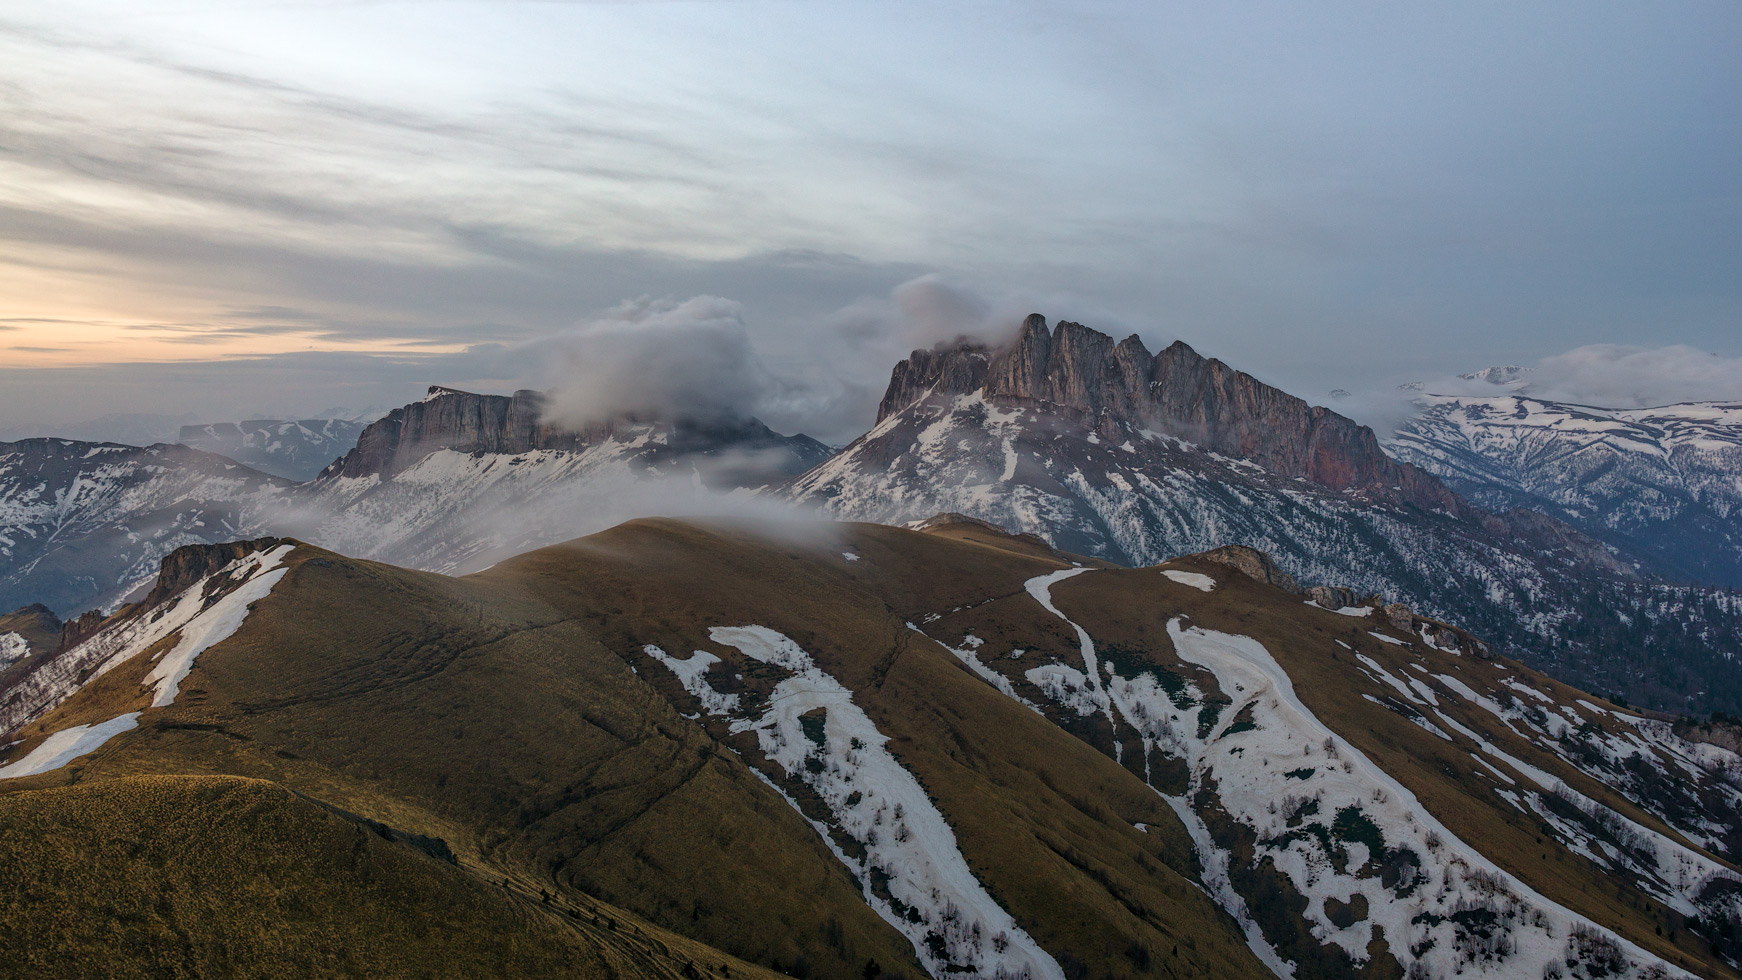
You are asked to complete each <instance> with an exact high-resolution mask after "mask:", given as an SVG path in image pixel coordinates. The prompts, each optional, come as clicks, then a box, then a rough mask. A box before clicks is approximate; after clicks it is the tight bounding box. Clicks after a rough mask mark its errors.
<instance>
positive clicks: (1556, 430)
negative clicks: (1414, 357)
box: [1386, 369, 1742, 588]
mask: <svg viewBox="0 0 1742 980" xmlns="http://www.w3.org/2000/svg"><path fill="white" fill-rule="evenodd" d="M1491 370H1492V369H1491ZM1508 377H1513V378H1516V377H1517V376H1516V375H1511V376H1508ZM1418 403H1419V405H1420V406H1421V408H1422V411H1421V412H1420V413H1419V414H1417V415H1416V416H1415V417H1413V418H1411V419H1410V420H1408V421H1407V422H1405V423H1404V424H1403V426H1402V427H1401V428H1399V430H1398V431H1397V433H1396V435H1395V436H1394V437H1392V438H1391V439H1390V440H1389V441H1388V443H1387V447H1386V448H1387V449H1389V450H1390V451H1391V453H1392V454H1393V455H1394V456H1396V457H1397V458H1398V459H1401V460H1405V461H1408V462H1410V463H1413V464H1415V465H1416V466H1419V467H1420V468H1422V469H1423V470H1426V471H1427V472H1430V473H1433V474H1434V475H1436V476H1438V477H1439V478H1440V479H1442V480H1444V481H1445V482H1446V484H1447V485H1448V486H1450V487H1452V488H1453V489H1455V490H1457V491H1458V493H1460V494H1461V495H1463V496H1464V497H1465V498H1466V499H1469V500H1471V501H1472V502H1474V503H1476V504H1478V505H1479V506H1483V507H1489V508H1517V507H1527V508H1532V509H1535V510H1538V511H1541V512H1542V513H1545V514H1551V515H1553V516H1555V517H1556V518H1558V519H1560V520H1563V521H1566V522H1567V523H1568V524H1571V525H1573V526H1575V527H1577V528H1579V529H1580V530H1581V531H1584V532H1585V533H1586V534H1589V535H1591V536H1592V537H1594V538H1598V539H1600V540H1603V541H1606V542H1608V543H1610V544H1612V545H1614V546H1615V547H1617V548H1620V549H1624V550H1626V551H1627V552H1629V553H1632V554H1636V555H1639V556H1641V557H1643V558H1644V559H1645V560H1647V561H1648V562H1649V563H1650V565H1651V566H1652V567H1653V568H1655V569H1657V570H1658V571H1659V572H1660V573H1661V574H1663V575H1664V576H1666V577H1668V578H1671V579H1676V580H1681V581H1698V582H1706V583H1709V584H1712V585H1718V586H1724V587H1727V588H1739V587H1742V404H1735V403H1723V402H1695V403H1688V404H1679V405H1668V406H1663V407H1658V408H1641V409H1608V408H1596V407H1592V406H1587V405H1571V404H1567V403H1564V402H1555V401H1549V400H1545V399H1541V398H1537V397H1533V396H1531V395H1530V394H1529V393H1528V389H1524V390H1522V391H1517V392H1508V393H1506V394H1496V395H1491V396H1486V397H1473V396H1463V395H1457V396H1453V395H1433V394H1424V395H1422V396H1421V397H1420V398H1418Z"/></svg>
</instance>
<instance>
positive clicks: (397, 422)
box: [321, 383, 893, 478]
mask: <svg viewBox="0 0 1742 980" xmlns="http://www.w3.org/2000/svg"><path fill="white" fill-rule="evenodd" d="M892 384H893V383H892ZM544 406H545V399H544V394H543V393H542V392H537V391H529V390H522V391H517V392H515V393H514V394H513V395H512V396H507V395H478V394H473V393H472V392H469V391H456V390H454V389H452V388H443V387H441V386H440V385H431V386H430V389H429V397H428V398H425V399H424V400H423V401H420V402H413V403H411V404H410V405H406V406H405V407H403V408H396V409H394V410H393V411H392V412H389V413H388V414H387V416H386V417H385V418H383V419H380V420H379V421H377V422H374V423H372V424H371V425H370V426H369V427H368V428H366V429H364V430H363V433H362V435H360V436H359V437H358V438H357V447H356V448H355V449H353V450H351V451H350V452H349V453H346V454H345V455H344V456H343V457H341V458H339V459H338V460H335V461H334V462H333V464H332V465H331V466H328V467H327V468H326V469H325V470H323V471H322V472H321V478H329V477H334V476H349V477H358V476H368V475H370V474H380V475H382V476H390V475H392V474H394V473H397V472H399V471H400V470H403V469H405V468H406V467H408V466H411V465H412V464H414V463H416V462H417V461H418V460H420V459H423V458H424V457H425V456H428V455H429V454H431V453H433V452H436V451H437V450H442V449H451V450H454V451H455V452H462V453H510V454H512V453H526V452H533V451H535V450H576V449H583V448H586V447H587V446H590V445H593V444H594V443H597V442H600V441H602V440H604V439H605V438H607V437H609V436H611V435H613V434H615V433H618V432H621V431H625V430H627V429H631V428H645V426H646V425H648V424H649V422H650V421H652V420H648V419H641V418H637V417H635V416H632V415H618V416H616V417H614V418H611V419H609V420H607V421H604V422H600V423H596V424H593V425H589V426H587V427H585V428H582V429H570V428H564V427H561V426H556V425H552V424H550V423H547V422H545V421H544ZM667 428H668V429H669V430H670V431H669V432H668V433H667V435H668V442H667V446H668V448H669V449H670V450H672V451H674V452H675V451H687V452H697V451H700V452H707V451H710V450H714V449H721V448H728V449H731V448H735V449H742V450H747V451H750V452H758V451H768V450H779V451H782V452H785V453H787V454H788V455H789V456H790V457H791V463H790V464H789V465H788V467H787V472H788V473H798V472H802V471H803V470H805V469H808V468H809V467H810V466H812V465H814V464H815V463H817V462H820V461H821V460H822V459H824V458H826V457H827V456H828V452H829V450H828V447H826V446H824V445H823V444H822V443H819V442H817V441H816V440H815V439H812V438H810V437H809V436H803V435H799V436H783V435H781V434H780V433H778V432H775V431H774V430H772V429H770V428H768V427H767V426H766V425H763V424H762V423H761V422H760V421H758V420H756V419H753V418H696V419H683V420H677V421H673V422H671V423H670V424H669V425H668V426H667Z"/></svg>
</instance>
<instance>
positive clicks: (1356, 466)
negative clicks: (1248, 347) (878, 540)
mask: <svg viewBox="0 0 1742 980" xmlns="http://www.w3.org/2000/svg"><path fill="white" fill-rule="evenodd" d="M981 390H983V391H984V392H985V394H986V396H987V397H988V398H992V399H994V400H997V401H999V402H1001V403H1007V404H1015V405H1032V406H1041V405H1044V406H1046V407H1047V408H1048V409H1049V410H1051V411H1059V412H1064V413H1066V414H1069V415H1072V416H1075V417H1076V418H1078V419H1079V420H1080V421H1083V422H1086V423H1089V424H1094V423H1095V422H1096V421H1097V420H1098V419H1100V418H1103V417H1108V418H1112V419H1117V420H1119V421H1122V422H1126V423H1129V424H1131V425H1132V426H1135V427H1137V428H1142V429H1148V430H1150V431H1152V432H1155V433H1158V434H1162V435H1168V436H1173V437H1176V438H1179V439H1184V440H1186V441H1188V442H1191V443H1195V444H1197V445H1199V446H1201V447H1203V448H1205V449H1209V450H1212V451H1214V452H1218V453H1221V454H1223V455H1225V456H1232V457H1236V458H1239V459H1248V460H1251V461H1253V462H1255V463H1257V464H1259V465H1261V466H1263V467H1264V468H1265V469H1268V470H1270V471H1271V472H1273V473H1278V474H1281V475H1283V476H1298V477H1303V478H1305V479H1308V480H1311V481H1313V482H1314V483H1318V484H1320V485H1322V486H1326V487H1330V488H1331V489H1334V490H1359V491H1362V492H1363V493H1365V494H1367V495H1368V496H1370V497H1372V498H1375V499H1379V500H1387V501H1397V502H1407V503H1410V504H1413V505H1415V506H1418V507H1422V508H1424V509H1428V510H1440V511H1445V512H1447V513H1451V514H1455V515H1457V516H1460V517H1466V518H1475V517H1477V516H1478V512H1476V511H1475V509H1474V508H1471V507H1470V506H1469V505H1468V504H1466V503H1465V502H1464V501H1463V500H1462V499H1460V498H1459V497H1458V496H1457V495H1455V494H1453V493H1452V492H1451V491H1450V490H1447V489H1446V488H1445V486H1444V485H1442V484H1441V483H1440V482H1439V480H1437V479H1435V478H1434V477H1432V476H1430V475H1428V474H1427V473H1424V472H1422V471H1421V470H1418V469H1416V468H1415V467H1413V466H1409V465H1407V464H1402V463H1398V462H1397V461H1396V460H1393V459H1392V458H1391V457H1389V456H1387V455H1386V454H1385V452H1384V450H1383V449H1381V448H1380V446H1379V440H1378V438H1377V437H1376V436H1375V435H1374V434H1373V430H1371V429H1369V428H1367V427H1366V426H1364V425H1361V424H1359V423H1357V422H1355V421H1353V420H1352V419H1348V418H1345V417H1344V416H1342V415H1338V414H1337V413H1336V412H1333V411H1331V410H1330V409H1328V408H1322V407H1318V406H1314V405H1309V404H1307V403H1306V402H1305V401H1303V400H1301V399H1299V398H1296V397H1295V396H1293V395H1290V394H1288V393H1287V392H1285V391H1282V390H1281V389H1279V388H1274V387H1271V386H1270V385H1267V384H1265V383H1263V382H1262V381H1259V380H1258V379H1257V378H1254V377H1253V376H1252V375H1250V374H1247V373H1246V372H1244V371H1236V370H1234V369H1233V368H1231V367H1229V366H1228V365H1226V364H1224V363H1222V362H1221V361H1219V360H1216V359H1215V358H1206V357H1203V356H1202V355H1200V354H1198V353H1197V352H1196V351H1194V350H1192V348H1191V347H1189V346H1187V345H1186V344H1185V343H1184V342H1183V341H1176V342H1174V343H1173V344H1172V345H1170V346H1169V347H1167V349H1165V350H1163V351H1162V352H1161V353H1159V354H1151V353H1150V352H1149V351H1148V349H1146V348H1145V347H1144V345H1143V341H1142V340H1140V339H1138V338H1137V336H1136V335H1132V336H1130V337H1127V338H1125V339H1124V340H1122V341H1119V342H1118V343H1114V342H1113V338H1112V337H1109V336H1108V335H1106V334H1104V333H1101V332H1100V331H1097V330H1092V329H1090V328H1088V327H1085V326H1083V325H1082V324H1080V323H1071V322H1069V321H1063V322H1060V323H1059V324H1058V326H1057V327H1056V328H1054V329H1053V330H1051V331H1049V330H1048V329H1047V325H1046V318H1045V317H1043V316H1041V315H1040V314H1033V315H1031V316H1029V317H1028V318H1027V319H1026V320H1025V321H1023V324H1022V331H1021V333H1020V334H1019V335H1018V336H1017V339H1016V341H1015V342H1014V343H1013V344H1011V345H1010V346H1008V347H1004V348H999V349H993V348H990V347H987V346H986V345H984V344H980V343H977V342H972V341H959V342H956V343H954V344H944V345H939V346H938V347H936V348H933V349H932V350H929V351H914V352H913V354H912V355H911V356H910V357H909V358H908V359H907V360H905V361H903V362H902V363H901V364H899V365H897V366H896V369H895V371H894V373H893V374H892V376H891V378H890V382H889V387H888V389H887V390H886V392H885V393H884V396H883V401H882V404H881V405H880V406H879V409H878V421H882V420H883V419H885V418H887V417H888V416H890V415H891V414H893V413H895V412H898V411H900V410H901V409H903V408H906V407H907V406H908V405H911V404H913V403H914V402H915V401H917V400H919V399H920V398H923V397H925V396H926V395H927V394H928V393H931V392H940V393H958V394H967V393H970V392H974V391H981Z"/></svg>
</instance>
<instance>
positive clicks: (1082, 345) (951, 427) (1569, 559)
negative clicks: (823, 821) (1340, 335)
mask: <svg viewBox="0 0 1742 980" xmlns="http://www.w3.org/2000/svg"><path fill="white" fill-rule="evenodd" d="M788 492H789V493H790V495H791V496H792V497H793V498H794V499H796V500H798V501H800V502H803V503H806V504H810V505H813V506H816V507H818V508H820V509H821V510H822V511H823V512H824V513H827V514H830V515H832V516H835V517H839V518H842V519H849V520H869V521H878V522H882V523H893V524H899V523H905V522H910V521H914V520H920V519H923V518H925V517H927V516H929V515H931V514H933V513H937V512H943V511H950V512H959V513H962V514H967V515H970V516H972V517H976V518H980V519H983V520H988V521H992V522H994V523H996V524H998V525H1000V526H1002V527H1005V528H1007V529H1009V530H1012V531H1022V532H1029V533H1033V534H1035V535H1038V536H1039V537H1041V538H1043V539H1045V540H1046V541H1048V542H1050V543H1052V544H1054V545H1056V546H1057V547H1059V548H1062V549H1065V550H1067V551H1072V552H1077V553H1080V554H1084V555H1091V556H1095V557H1099V558H1105V559H1108V560H1111V561H1115V562H1119V563H1121V564H1133V565H1138V564H1150V563H1155V562H1159V561H1163V560H1165V559H1167V558H1170V557H1172V556H1175V555H1180V554H1188V553H1192V552H1198V551H1205V550H1209V549H1212V548H1216V547H1220V546H1222V545H1227V544H1247V545H1251V546H1254V547H1258V548H1261V549H1263V550H1265V551H1267V552H1269V553H1271V554H1273V555H1274V556H1275V559H1276V561H1277V562H1278V563H1279V564H1280V565H1281V566H1282V567H1284V568H1285V569H1286V570H1287V571H1288V572H1289V573H1291V574H1292V575H1294V576H1296V577H1297V578H1299V579H1301V580H1303V581H1306V582H1315V583H1330V582H1340V583H1344V584H1347V585H1351V586H1354V587H1355V588H1358V589H1360V590H1362V591H1363V592H1379V593H1383V594H1384V595H1386V596H1387V597H1390V598H1394V599H1398V600H1401V601H1404V602H1407V603H1409V604H1410V605H1412V606H1415V607H1416V608H1419V609H1423V610H1428V611H1430V612H1431V613H1432V614H1434V615H1438V616H1441V617H1443V618H1447V619H1450V620H1454V621H1457V622H1460V623H1464V624H1465V625H1467V626H1468V627H1469V628H1471V629H1472V630H1474V631H1475V632H1477V633H1478V634H1481V635H1483V636H1487V637H1489V638H1491V639H1493V640H1494V641H1496V642H1498V643H1500V644H1501V645H1502V646H1503V647H1504V648H1505V649H1507V650H1509V651H1512V652H1514V653H1515V654H1516V655H1517V656H1519V657H1521V658H1523V659H1525V660H1526V661H1528V662H1531V663H1532V664H1534V665H1535V666H1538V667H1539V668H1542V669H1546V670H1550V671H1553V672H1556V673H1558V674H1559V675H1560V676H1562V677H1565V678H1567V679H1568V680H1570V681H1575V682H1579V683H1583V684H1585V685H1587V686H1591V687H1596V688H1598V689H1607V690H1616V691H1623V692H1626V693H1627V694H1628V696H1629V697H1635V698H1638V699H1640V700H1643V701H1646V702H1648V703H1655V704H1661V705H1675V706H1677V707H1683V706H1687V705H1689V704H1697V705H1707V706H1714V705H1724V706H1729V705H1732V704H1735V705H1742V668H1739V667H1738V665H1737V664H1736V663H1735V662H1734V661H1733V660H1732V659H1729V658H1731V657H1734V656H1735V654H1736V653H1737V652H1738V648H1739V647H1742V601H1738V599H1737V597H1734V596H1728V595H1723V594H1718V595H1712V596H1708V595H1707V594H1705V593H1690V592H1686V591H1678V590H1673V589H1671V590H1666V589H1665V588H1664V587H1661V586H1659V585H1656V584H1654V583H1653V582H1651V581H1649V580H1647V579H1646V578H1642V577H1641V576H1640V575H1639V574H1638V573H1637V571H1636V569H1635V567H1634V565H1635V563H1634V558H1633V556H1631V555H1628V554H1625V553H1622V554H1616V553H1614V552H1612V551H1611V550H1610V549H1609V548H1608V547H1606V546H1604V545H1603V544H1602V543H1600V542H1598V541H1597V540H1594V539H1592V538H1590V537H1588V536H1586V535H1585V534H1583V533H1581V532H1579V531H1578V530H1576V529H1574V528H1573V527H1571V526H1569V525H1567V524H1564V523H1561V522H1559V521H1557V520H1555V519H1553V518H1550V517H1545V516H1544V515H1542V514H1540V513H1537V512H1535V511H1531V510H1522V509H1519V510H1504V511H1501V512H1499V513H1490V512H1487V511H1484V510H1482V509H1480V508H1478V507H1476V506H1474V505H1472V504H1470V503H1469V502H1467V501H1466V500H1465V499H1463V498H1462V497H1460V496H1459V495H1458V494H1456V493H1454V492H1453V491H1452V490H1450V489H1448V488H1447V487H1446V486H1445V485H1444V484H1443V483H1441V482H1440V481H1439V480H1438V479H1437V478H1436V477H1435V476H1433V475H1432V474H1431V473H1429V472H1427V471H1425V470H1423V469H1421V468H1418V467H1416V466H1414V465H1411V464H1409V463H1407V462H1398V461H1397V460H1394V459H1392V458H1391V457H1390V456H1388V455H1387V454H1386V453H1385V452H1384V450H1383V449H1382V447H1381V446H1380V444H1379V441H1378V439H1377V438H1376V436H1375V435H1374V433H1373V432H1372V431H1371V430H1370V429H1368V428H1367V427H1365V426H1361V425H1358V424H1357V423H1355V422H1353V421H1351V420H1349V419H1347V418H1345V417H1343V416H1341V415H1338V414H1337V413H1335V412H1333V411H1330V410H1329V409H1325V408H1320V407H1315V406H1311V405H1308V404H1307V403H1306V402H1304V401H1302V400H1301V399H1299V398H1296V397H1294V396H1292V395H1289V394H1287V393H1286V392H1283V391H1280V390H1278V389H1276V388H1273V387H1270V386H1268V385H1265V384H1263V383H1262V382H1259V381H1258V380H1257V379H1255V378H1253V377H1252V376H1250V375H1248V374H1245V373H1243V372H1240V371H1237V370H1235V369H1233V368H1231V367H1229V366H1228V365H1226V364H1223V363H1222V362H1220V361H1217V360H1213V359H1207V358H1204V357H1201V356H1200V355H1198V354H1197V353H1196V352H1195V351H1193V350H1192V349H1191V348H1190V347H1188V346H1186V345H1185V344H1183V343H1175V344H1173V345H1172V346H1170V347H1168V348H1167V349H1166V350H1163V351H1161V352H1160V353H1158V354H1151V353H1150V352H1149V351H1147V350H1146V349H1144V346H1143V344H1142V342H1141V341H1140V340H1138V338H1136V337H1130V338H1127V339H1126V340H1124V341H1120V342H1118V343H1115V342H1114V341H1113V339H1112V338H1110V337H1108V336H1107V335H1105V334H1102V333H1099V332H1097V331H1094V330H1091V329H1089V328H1087V327H1083V326H1081V325H1079V324H1075V323H1069V322H1063V323H1060V324H1059V325H1058V327H1057V328H1056V329H1055V330H1049V329H1048V328H1047V325H1046V321H1045V320H1044V319H1042V318H1041V317H1039V316H1034V317H1030V318H1029V319H1028V321H1027V322H1026V323H1025V324H1024V325H1023V329H1022V333H1021V335H1020V337H1019V338H1018V339H1017V340H1016V341H1015V342H1014V343H1013V344H1011V345H1010V346H1008V347H1004V348H990V347H987V346H985V345H981V344H975V343H964V344H954V345H948V344H946V345H940V346H939V347H938V348H935V349H933V350H929V351H928V350H921V351H915V352H914V353H913V355H912V356H911V357H910V358H909V359H908V360H906V361H904V362H902V363H901V364H899V365H897V367H896V368H895V370H894V372H893V374H892V376H891V379H890V383H889V388H888V391H887V393H886V395H885V397H884V399H883V402H882V405H881V408H880V410H879V413H878V421H877V424H876V425H875V426H874V427H873V428H872V429H871V431H870V432H868V433H867V434H866V435H865V436H863V437H861V438H860V439H859V440H857V441H855V442H854V443H852V444H851V445H849V446H848V447H847V448H846V449H844V450H842V451H841V453H840V454H839V455H837V456H835V457H834V458H832V459H830V460H828V461H827V462H825V463H823V464H822V465H820V466H818V467H817V468H816V469H814V470H812V471H810V472H808V473H806V474H804V475H803V476H802V477H800V478H798V479H797V480H795V481H794V482H793V483H792V484H791V486H790V487H789V491H788ZM1641 644H1644V645H1646V646H1649V647H1650V648H1652V651H1653V652H1652V654H1651V655H1650V656H1646V655H1645V654H1644V653H1643V651H1642V649H1641ZM1689 699H1692V700H1691V701H1690V700H1689Z"/></svg>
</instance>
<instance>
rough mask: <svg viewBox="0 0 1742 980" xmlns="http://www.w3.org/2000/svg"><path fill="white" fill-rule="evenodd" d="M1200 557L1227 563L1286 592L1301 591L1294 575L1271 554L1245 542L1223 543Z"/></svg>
mask: <svg viewBox="0 0 1742 980" xmlns="http://www.w3.org/2000/svg"><path fill="white" fill-rule="evenodd" d="M1198 557H1199V558H1202V559H1204V560H1205V561H1213V562H1216V563H1217V564H1219V565H1227V566H1228V567H1229V568H1232V569H1234V570H1235V571H1238V572H1241V573H1243V574H1244V575H1246V577H1247V578H1253V579H1257V580H1258V581H1260V582H1264V583H1266V584H1268V585H1274V586H1276V587H1277V588H1279V589H1281V590H1282V591H1284V592H1294V593H1298V592H1300V586H1299V585H1298V584H1296V582H1295V580H1294V576H1292V575H1290V574H1288V573H1287V572H1285V571H1283V570H1282V569H1281V568H1280V567H1278V566H1277V564H1276V562H1274V561H1272V560H1271V558H1270V556H1269V555H1267V554H1265V553H1264V552H1262V551H1259V550H1258V549H1257V548H1248V547H1246V546H1245V545H1243V544H1230V545H1223V546H1222V547H1220V548H1217V549H1215V550H1214V551H1206V552H1204V553H1203V554H1201V555H1198Z"/></svg>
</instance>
